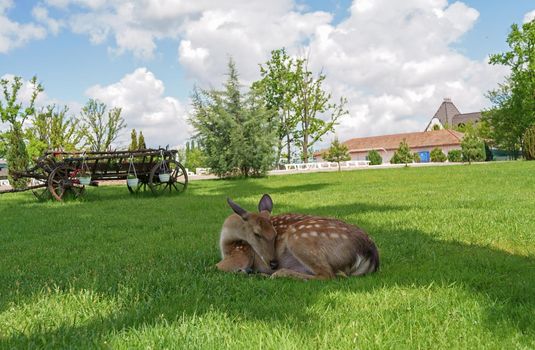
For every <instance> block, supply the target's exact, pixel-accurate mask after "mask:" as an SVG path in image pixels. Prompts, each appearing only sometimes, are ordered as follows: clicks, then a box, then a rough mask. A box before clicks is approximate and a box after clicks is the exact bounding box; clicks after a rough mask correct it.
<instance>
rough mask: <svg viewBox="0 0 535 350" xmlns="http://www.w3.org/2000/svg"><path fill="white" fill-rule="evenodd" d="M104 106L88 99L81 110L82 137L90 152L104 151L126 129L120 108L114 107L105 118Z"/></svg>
mask: <svg viewBox="0 0 535 350" xmlns="http://www.w3.org/2000/svg"><path fill="white" fill-rule="evenodd" d="M106 108H107V107H106V105H105V104H104V103H102V102H100V101H98V100H94V99H90V100H89V101H88V102H87V104H86V105H85V106H84V107H83V108H82V112H81V121H82V123H83V124H84V137H85V141H86V143H87V145H88V146H89V148H90V149H91V150H92V151H106V150H108V149H109V148H110V146H111V144H112V143H113V142H114V141H115V140H116V139H117V137H118V136H119V132H120V131H121V130H122V129H124V128H126V123H125V121H124V119H123V117H121V108H117V107H114V108H112V109H110V110H109V111H108V114H107V116H106Z"/></svg>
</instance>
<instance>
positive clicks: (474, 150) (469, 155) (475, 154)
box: [461, 132, 485, 164]
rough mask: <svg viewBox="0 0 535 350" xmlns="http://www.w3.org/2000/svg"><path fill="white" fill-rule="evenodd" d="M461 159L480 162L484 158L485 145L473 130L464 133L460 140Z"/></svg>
mask: <svg viewBox="0 0 535 350" xmlns="http://www.w3.org/2000/svg"><path fill="white" fill-rule="evenodd" d="M461 149H462V154H463V160H464V161H466V162H468V163H469V164H471V163H472V162H474V161H477V162H482V161H484V160H485V145H484V143H483V141H482V140H481V139H480V138H479V137H478V136H477V135H475V133H473V132H467V133H465V134H464V137H463V140H462V141H461Z"/></svg>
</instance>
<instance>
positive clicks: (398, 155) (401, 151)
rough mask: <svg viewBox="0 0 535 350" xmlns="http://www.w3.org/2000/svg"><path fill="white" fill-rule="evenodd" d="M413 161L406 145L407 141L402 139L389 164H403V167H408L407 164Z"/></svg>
mask: <svg viewBox="0 0 535 350" xmlns="http://www.w3.org/2000/svg"><path fill="white" fill-rule="evenodd" d="M412 160H413V154H412V152H411V149H410V147H409V145H408V144H407V141H406V140H405V139H403V141H401V142H400V143H399V148H398V149H397V150H396V152H394V156H393V157H392V159H391V160H390V163H392V164H405V166H408V165H409V163H412Z"/></svg>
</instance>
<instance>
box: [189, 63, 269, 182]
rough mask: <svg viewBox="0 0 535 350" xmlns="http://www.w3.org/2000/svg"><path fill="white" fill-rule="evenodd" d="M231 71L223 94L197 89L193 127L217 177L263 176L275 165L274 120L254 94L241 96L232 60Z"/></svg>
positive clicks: (192, 119)
mask: <svg viewBox="0 0 535 350" xmlns="http://www.w3.org/2000/svg"><path fill="white" fill-rule="evenodd" d="M228 69H229V70H228V74H227V75H228V78H227V81H226V83H225V84H224V88H223V90H221V91H218V90H213V89H212V90H201V89H198V88H195V89H194V91H193V95H192V107H193V113H192V117H191V118H190V123H191V124H192V125H193V127H194V128H195V129H196V131H197V135H196V139H197V143H198V144H200V145H202V149H203V151H204V154H205V155H206V165H207V166H208V167H210V168H211V169H212V172H213V173H214V174H216V175H218V176H220V177H223V176H232V175H242V176H249V175H263V174H265V173H266V172H267V170H268V168H269V167H270V166H271V164H272V162H273V147H274V142H275V135H274V129H275V128H274V127H273V124H272V122H270V120H272V119H273V118H270V116H271V114H270V112H269V111H268V110H267V109H266V108H265V107H264V103H263V101H261V99H260V98H259V97H258V95H257V94H256V93H255V91H254V90H252V91H250V92H249V93H242V92H241V90H240V84H239V79H238V72H237V70H236V67H235V64H234V61H233V60H232V59H230V60H229V63H228Z"/></svg>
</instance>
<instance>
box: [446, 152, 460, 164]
mask: <svg viewBox="0 0 535 350" xmlns="http://www.w3.org/2000/svg"><path fill="white" fill-rule="evenodd" d="M448 161H450V162H452V163H459V162H462V161H463V154H462V152H461V150H458V149H452V150H451V151H449V152H448Z"/></svg>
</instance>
